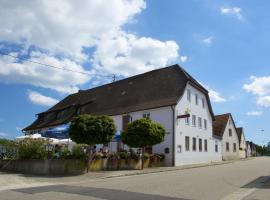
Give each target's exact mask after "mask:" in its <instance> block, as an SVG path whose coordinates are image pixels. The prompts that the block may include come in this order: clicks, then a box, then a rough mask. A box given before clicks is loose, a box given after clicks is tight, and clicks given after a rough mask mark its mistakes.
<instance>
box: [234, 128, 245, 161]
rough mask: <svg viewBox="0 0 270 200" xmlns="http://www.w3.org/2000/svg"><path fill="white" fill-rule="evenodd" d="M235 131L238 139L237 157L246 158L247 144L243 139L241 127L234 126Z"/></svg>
mask: <svg viewBox="0 0 270 200" xmlns="http://www.w3.org/2000/svg"><path fill="white" fill-rule="evenodd" d="M236 132H237V135H238V140H239V157H240V158H246V157H247V145H246V139H245V134H244V129H243V127H239V128H236Z"/></svg>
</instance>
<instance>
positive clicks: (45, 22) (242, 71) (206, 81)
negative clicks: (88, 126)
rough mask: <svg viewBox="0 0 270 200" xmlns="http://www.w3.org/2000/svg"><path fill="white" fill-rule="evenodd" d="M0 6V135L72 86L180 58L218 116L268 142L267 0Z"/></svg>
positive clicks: (13, 132) (16, 131) (16, 130)
mask: <svg viewBox="0 0 270 200" xmlns="http://www.w3.org/2000/svg"><path fill="white" fill-rule="evenodd" d="M0 4H2V5H1V6H0V22H1V24H2V26H1V27H0V51H1V52H4V53H9V54H11V55H14V56H15V57H18V59H14V58H11V57H7V56H1V55H0V91H1V93H2V95H1V98H0V110H1V112H0V137H7V138H14V137H16V136H18V135H21V134H22V133H21V132H20V129H21V128H23V127H25V126H26V125H28V124H29V123H31V122H32V121H33V120H34V119H35V114H36V113H39V112H42V111H44V110H46V109H48V108H49V107H50V106H51V105H53V104H54V103H56V102H57V101H58V100H61V99H62V98H63V97H65V96H66V95H68V94H70V93H72V92H76V91H77V90H78V89H86V88H90V87H94V86H97V85H100V84H104V83H107V82H110V81H111V76H112V74H116V75H117V76H118V77H121V78H122V77H128V76H131V75H134V74H138V73H142V72H145V71H148V70H151V69H155V68H159V67H164V66H167V65H170V64H174V63H178V64H180V65H181V66H182V67H184V68H185V69H186V70H187V71H188V72H189V73H190V74H191V75H193V76H194V77H195V78H196V79H198V80H199V81H200V82H201V83H202V84H203V85H204V86H205V87H207V88H208V90H209V91H210V96H211V99H212V105H213V108H214V112H215V113H216V114H222V113H227V112H231V113H232V114H233V117H234V120H235V121H236V124H237V126H243V127H244V130H245V133H246V137H247V139H248V140H253V141H254V142H256V143H258V144H264V143H267V142H268V141H270V135H269V131H270V129H269V127H268V119H269V117H270V113H269V107H270V60H269V59H268V54H269V52H270V39H269V32H270V27H269V24H270V13H269V12H268V8H269V6H270V2H268V1H266V0H265V1H260V2H259V3H258V2H256V3H255V1H252V0H238V1H214V0H212V1H210V0H201V1H199V0H196V1H195V0H194V1H192V0H181V1H179V0H170V1H169V3H168V1H161V0H148V1H147V2H145V1H143V0H131V1H126V0H123V1H118V0H114V1H110V3H108V1H86V0H85V1H82V2H81V4H80V5H78V4H77V3H76V2H75V1H74V2H73V1H63V2H61V1H59V2H55V3H53V4H52V3H50V2H48V1H40V2H39V4H37V3H33V2H28V1H25V2H24V1H21V2H20V3H16V4H15V3H12V2H2V3H0ZM41 5H42V8H41ZM78 10H80V12H79V14H78V12H77V11H78ZM101 13H102V15H101ZM20 58H28V59H31V60H33V61H37V62H42V63H46V64H50V65H53V66H57V67H61V68H66V69H69V70H75V71H80V72H83V73H86V74H89V75H85V74H80V73H71V72H67V71H63V70H57V69H53V68H48V67H45V66H40V65H38V64H34V63H28V62H26V61H24V60H20ZM262 129H263V130H264V132H262V131H261V130H262Z"/></svg>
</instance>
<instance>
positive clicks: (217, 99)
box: [208, 89, 227, 103]
mask: <svg viewBox="0 0 270 200" xmlns="http://www.w3.org/2000/svg"><path fill="white" fill-rule="evenodd" d="M208 91H209V97H210V99H211V100H212V101H213V102H215V103H221V102H226V101H227V100H226V99H225V98H224V97H222V96H221V94H220V93H219V92H217V91H215V90H212V89H208Z"/></svg>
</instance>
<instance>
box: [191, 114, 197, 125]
mask: <svg viewBox="0 0 270 200" xmlns="http://www.w3.org/2000/svg"><path fill="white" fill-rule="evenodd" d="M192 126H194V127H196V115H192Z"/></svg>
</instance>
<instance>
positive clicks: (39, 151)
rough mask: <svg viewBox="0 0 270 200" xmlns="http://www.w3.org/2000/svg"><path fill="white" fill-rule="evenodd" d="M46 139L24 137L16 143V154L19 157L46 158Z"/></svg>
mask: <svg viewBox="0 0 270 200" xmlns="http://www.w3.org/2000/svg"><path fill="white" fill-rule="evenodd" d="M47 144H48V141H47V140H44V139H33V138H26V139H23V140H21V141H19V143H18V154H19V158H20V159H46V158H47V157H48V152H47V151H46V145H47Z"/></svg>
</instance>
